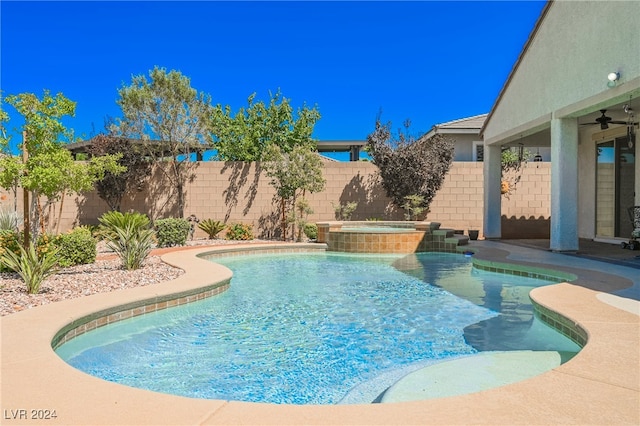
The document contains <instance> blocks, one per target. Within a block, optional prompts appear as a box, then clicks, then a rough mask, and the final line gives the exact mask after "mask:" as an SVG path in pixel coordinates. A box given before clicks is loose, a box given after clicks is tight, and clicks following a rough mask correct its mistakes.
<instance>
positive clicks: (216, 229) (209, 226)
mask: <svg viewBox="0 0 640 426" xmlns="http://www.w3.org/2000/svg"><path fill="white" fill-rule="evenodd" d="M225 227H226V225H225V224H224V223H222V222H220V221H219V220H213V219H204V220H202V221H200V223H198V228H200V229H202V230H203V231H204V232H206V233H207V235H208V236H209V239H210V240H212V239H214V238H215V237H216V236H217V235H218V234H219V233H220V232H222V230H223V229H224V228H225Z"/></svg>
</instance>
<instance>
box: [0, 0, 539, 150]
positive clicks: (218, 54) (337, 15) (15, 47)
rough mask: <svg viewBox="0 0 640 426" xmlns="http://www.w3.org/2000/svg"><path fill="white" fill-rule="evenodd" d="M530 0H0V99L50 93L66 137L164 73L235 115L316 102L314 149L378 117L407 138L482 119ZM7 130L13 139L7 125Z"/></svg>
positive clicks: (88, 127)
mask: <svg viewBox="0 0 640 426" xmlns="http://www.w3.org/2000/svg"><path fill="white" fill-rule="evenodd" d="M543 7H544V2H543V1H535V2H533V1H514V2H509V1H495V2H485V1H470V2H461V1H445V2H438V1H425V2H417V1H412V2H338V1H327V2H293V1H287V2H264V1H262V2H244V1H235V2H209V1H197V2H168V1H161V2H153V1H144V2H126V1H114V2H94V1H91V2H82V1H71V2H56V1H45V2H32V1H18V2H14V1H6V0H3V1H1V2H0V19H1V41H0V43H1V45H0V52H1V64H0V68H1V70H0V71H1V73H0V88H1V90H2V94H3V96H6V95H8V94H18V93H22V92H33V93H36V94H38V95H41V94H42V91H43V89H49V90H50V91H51V92H52V93H58V92H62V93H63V94H64V95H65V96H66V97H68V98H70V99H72V100H74V101H76V102H77V110H76V116H75V118H73V119H70V120H67V121H66V124H67V125H68V127H71V128H73V129H75V131H76V134H77V135H79V136H81V135H84V136H89V135H90V134H91V133H92V132H96V133H97V132H100V131H102V130H103V127H104V118H105V117H106V116H107V115H109V116H114V117H117V116H119V115H120V112H119V108H118V106H117V105H116V99H117V90H118V88H120V87H122V85H123V84H124V85H128V84H130V83H131V76H132V75H139V74H145V75H148V72H149V70H151V69H152V68H153V67H154V66H156V65H157V66H160V67H164V68H166V69H167V70H171V69H175V70H179V71H181V72H182V73H183V74H184V75H186V76H188V77H190V78H191V84H192V86H193V87H194V88H195V89H197V90H198V91H202V92H205V93H208V94H210V95H211V96H212V99H213V103H215V104H217V103H220V104H223V105H231V107H232V108H233V110H234V111H235V110H237V109H238V108H239V107H240V106H242V105H244V104H245V103H246V99H247V97H248V96H249V95H250V94H251V93H254V92H256V93H257V98H258V99H263V100H265V101H267V100H268V99H269V91H272V92H275V91H277V90H278V89H280V90H281V91H282V93H283V95H284V96H285V97H287V98H289V99H291V101H292V104H293V105H294V106H295V107H299V106H302V105H303V104H304V103H306V104H307V105H310V106H313V105H317V107H318V109H319V111H320V114H321V115H322V118H321V119H320V121H319V122H318V124H317V125H316V127H315V131H314V137H315V138H316V139H319V140H352V139H353V140H364V139H365V138H366V136H367V134H368V133H370V132H371V131H372V130H373V126H374V123H375V118H376V116H377V114H378V112H379V111H382V119H383V121H391V122H392V123H393V127H394V128H399V127H400V126H401V125H402V122H403V121H404V120H405V119H410V120H411V122H412V126H411V130H412V132H413V133H414V134H422V133H424V132H426V131H428V130H429V129H430V128H431V127H432V126H433V125H434V124H437V123H441V122H446V121H450V120H454V119H458V118H463V117H468V116H473V115H477V114H482V113H485V112H489V110H490V109H491V107H492V105H493V103H494V101H495V99H496V97H497V96H498V94H499V92H500V89H501V87H502V85H503V84H504V82H505V80H506V78H507V76H508V74H509V72H510V70H511V68H512V67H513V64H514V63H515V61H516V60H517V58H518V55H519V53H520V52H521V50H522V47H523V46H524V44H525V42H526V40H527V37H528V36H529V34H530V32H531V30H532V29H533V26H534V24H535V22H536V20H537V19H538V16H539V15H540V12H541V10H542V8H543ZM6 108H7V110H8V112H9V113H10V115H11V121H10V122H9V124H8V130H10V133H12V134H14V135H15V136H14V144H15V142H16V140H17V139H19V138H20V136H19V129H18V130H17V131H16V130H14V129H16V128H17V127H19V126H20V120H19V116H17V115H16V114H15V112H14V111H13V110H12V109H11V107H9V106H6Z"/></svg>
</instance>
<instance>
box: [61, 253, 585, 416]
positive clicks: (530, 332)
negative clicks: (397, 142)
mask: <svg viewBox="0 0 640 426" xmlns="http://www.w3.org/2000/svg"><path fill="white" fill-rule="evenodd" d="M215 261H216V262H217V263H221V264H224V265H226V266H228V267H229V268H230V269H232V270H233V272H234V277H233V279H232V282H231V287H230V289H229V290H228V291H227V292H225V293H223V294H221V295H218V296H215V297H212V298H209V299H206V300H203V301H201V302H196V303H192V304H188V305H183V306H180V307H176V308H171V309H167V310H163V311H159V312H155V313H152V314H148V315H144V316H141V317H136V318H132V319H129V320H126V321H122V322H119V323H116V324H113V325H109V326H106V327H102V328H100V329H97V330H95V331H92V332H90V333H86V334H84V335H82V336H79V337H77V338H75V339H73V340H72V341H70V342H69V343H66V344H64V345H62V346H61V347H60V348H58V349H57V353H58V354H59V355H60V356H61V357H62V358H63V359H64V360H66V361H67V362H68V363H69V364H71V365H72V366H74V367H76V368H78V369H80V370H82V371H84V372H87V373H89V374H91V375H94V376H97V377H100V378H103V379H105V380H110V381H114V382H117V383H121V384H125V385H130V386H134V387H139V388H144V389H149V390H154V391H158V392H163V393H171V394H176V395H182V396H188V397H195V398H210V399H224V400H242V401H258V402H272V403H291V404H336V403H352V402H371V401H372V400H373V399H375V397H376V396H377V395H378V394H380V392H381V391H384V389H385V388H386V387H388V386H389V385H390V384H392V383H393V382H394V381H395V380H397V379H399V378H400V377H401V376H402V375H403V374H406V372H407V371H410V370H412V369H416V368H418V367H420V366H421V365H424V364H425V363H431V362H433V361H434V360H445V359H450V358H452V357H457V356H463V355H468V354H473V353H476V352H478V351H482V350H519V349H532V350H558V351H561V350H562V351H573V352H576V351H577V350H578V348H577V346H576V345H574V344H573V343H572V342H570V341H569V340H568V339H566V338H564V337H563V336H561V335H560V334H558V333H556V332H554V331H553V330H551V329H550V328H548V327H546V326H544V325H543V324H541V323H539V322H538V320H536V319H535V318H534V317H533V313H532V307H531V304H530V303H529V298H528V292H529V290H531V288H533V287H536V286H540V285H545V284H548V282H544V281H540V280H536V279H530V278H522V277H514V276H507V275H502V274H495V273H489V272H482V271H478V270H476V269H474V268H472V266H471V262H470V259H468V258H465V257H464V256H461V255H456V254H435V253H424V254H416V255H409V256H405V255H402V256H400V255H352V254H334V253H313V254H286V255H252V256H245V257H232V258H217V259H216V260H215ZM354 390H357V392H355V391H354Z"/></svg>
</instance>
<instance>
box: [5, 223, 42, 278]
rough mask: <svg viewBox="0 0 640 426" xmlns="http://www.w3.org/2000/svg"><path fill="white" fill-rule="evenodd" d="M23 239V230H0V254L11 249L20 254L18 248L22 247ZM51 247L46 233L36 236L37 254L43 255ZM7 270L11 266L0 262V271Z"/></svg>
mask: <svg viewBox="0 0 640 426" xmlns="http://www.w3.org/2000/svg"><path fill="white" fill-rule="evenodd" d="M23 240H24V233H23V232H15V231H3V230H0V256H1V255H2V254H3V253H4V252H6V251H11V252H13V253H14V254H16V255H17V256H20V253H21V252H20V248H21V247H23V244H22V241H23ZM52 248H53V246H52V244H50V238H49V236H48V235H46V234H44V235H40V237H38V242H37V244H36V246H35V250H36V253H37V254H38V255H43V254H44V253H47V252H48V251H50V250H51V249H52ZM9 270H11V268H9V267H7V266H6V265H4V264H2V263H1V262H0V272H6V271H9Z"/></svg>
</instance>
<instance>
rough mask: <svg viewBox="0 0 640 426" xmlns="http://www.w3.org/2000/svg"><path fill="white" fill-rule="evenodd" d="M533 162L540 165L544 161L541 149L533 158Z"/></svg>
mask: <svg viewBox="0 0 640 426" xmlns="http://www.w3.org/2000/svg"><path fill="white" fill-rule="evenodd" d="M533 161H534V162H536V163H539V162H541V161H542V155H540V149H538V153H537V154H536V155H535V157H533Z"/></svg>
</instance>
